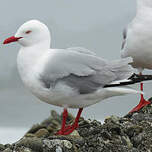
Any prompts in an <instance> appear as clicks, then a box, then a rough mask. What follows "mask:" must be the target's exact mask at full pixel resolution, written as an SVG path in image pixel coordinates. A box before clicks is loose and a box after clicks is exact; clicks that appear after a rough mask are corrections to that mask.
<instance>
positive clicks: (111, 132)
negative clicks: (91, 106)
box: [0, 104, 152, 152]
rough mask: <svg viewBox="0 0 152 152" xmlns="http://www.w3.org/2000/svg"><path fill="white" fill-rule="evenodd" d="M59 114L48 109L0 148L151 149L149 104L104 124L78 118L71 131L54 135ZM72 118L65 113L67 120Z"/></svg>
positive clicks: (39, 151) (62, 151) (17, 151)
mask: <svg viewBox="0 0 152 152" xmlns="http://www.w3.org/2000/svg"><path fill="white" fill-rule="evenodd" d="M61 118H62V117H61V116H60V115H59V114H58V113H56V112H55V111H51V115H50V117H49V118H48V119H46V120H44V121H43V122H42V123H41V124H36V125H34V126H33V127H32V128H31V129H30V130H29V131H28V132H27V133H26V134H25V136H24V137H23V138H21V139H20V140H19V141H17V142H16V143H14V144H12V145H10V144H7V145H1V144H0V152H1V151H3V152H152V104H151V105H148V106H147V107H144V108H143V109H142V110H141V111H139V112H136V113H133V114H128V115H126V116H124V117H117V116H110V117H109V118H106V119H105V122H104V124H101V123H100V122H98V121H96V120H84V119H83V118H81V120H80V122H79V126H80V127H79V129H77V130H76V131H74V132H73V133H72V134H71V135H68V136H55V135H54V134H55V132H56V131H57V130H58V129H59V128H60V126H61ZM73 119H74V118H73V116H72V115H69V116H68V123H71V122H72V121H73Z"/></svg>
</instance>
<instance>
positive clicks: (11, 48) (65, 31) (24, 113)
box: [0, 0, 152, 143]
mask: <svg viewBox="0 0 152 152" xmlns="http://www.w3.org/2000/svg"><path fill="white" fill-rule="evenodd" d="M135 11H136V1H135V0H127V1H122V0H117V1H111V0H92V1H91V0H83V1H82V0H75V1H74V0H71V1H70V0H62V1H61V0H45V1H44V0H39V1H38V0H22V1H21V0H13V1H10V0H5V1H1V5H0V41H1V43H2V41H3V40H4V39H5V38H7V37H9V36H12V35H14V33H15V32H16V30H17V29H18V27H19V26H20V25H21V24H23V23H24V22H25V21H28V20H30V19H38V20H40V21H42V22H44V23H45V24H46V25H47V26H48V27H49V29H50V30H51V34H52V48H66V47H74V46H82V47H85V48H88V49H90V50H92V51H94V52H96V53H97V54H98V55H99V56H101V57H103V58H106V59H108V60H114V59H119V58H120V51H121V50H120V48H121V43H122V31H123V29H124V27H126V25H127V24H128V23H129V22H130V21H131V20H132V18H133V17H134V16H135ZM0 47H1V48H0V50H1V51H0V143H6V142H13V141H15V140H16V138H19V137H21V136H22V135H23V134H24V133H25V132H26V131H27V130H28V129H29V128H30V127H31V126H32V125H33V124H35V123H39V122H41V121H42V120H43V119H45V118H47V117H48V116H49V114H50V110H52V109H53V110H57V111H58V112H60V113H61V111H62V108H59V107H55V106H53V105H49V104H46V103H43V102H41V101H39V99H37V98H36V97H34V96H33V95H32V94H31V93H30V92H28V90H26V89H25V88H24V86H23V84H22V82H21V80H20V77H19V75H18V71H17V68H16V56H17V53H18V50H19V48H20V46H19V45H18V44H16V43H14V44H13V43H12V44H11V45H7V46H6V45H5V46H3V45H1V46H0ZM151 84H152V83H151ZM151 84H150V83H149V84H148V85H146V86H145V92H146V97H147V98H148V97H150V96H151V90H150V88H151V87H152V85H151ZM133 87H135V88H138V87H137V85H135V86H133ZM138 100H139V96H138V95H126V96H123V97H122V96H121V97H114V98H109V99H107V100H104V101H102V102H100V103H98V104H96V105H93V106H91V107H89V108H86V109H84V111H83V114H82V115H83V116H84V117H85V118H86V119H87V118H91V119H98V120H101V121H102V120H103V119H104V118H105V117H107V116H109V115H118V116H122V115H125V114H126V113H127V112H128V111H130V110H131V109H132V108H133V107H134V106H135V105H136V104H137V103H138ZM76 111H77V110H70V112H72V113H73V114H74V115H75V114H76ZM16 131H17V133H16Z"/></svg>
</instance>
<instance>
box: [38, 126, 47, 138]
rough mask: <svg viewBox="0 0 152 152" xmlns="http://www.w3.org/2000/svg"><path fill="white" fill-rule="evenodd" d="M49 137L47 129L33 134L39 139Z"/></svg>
mask: <svg viewBox="0 0 152 152" xmlns="http://www.w3.org/2000/svg"><path fill="white" fill-rule="evenodd" d="M48 135H49V131H48V130H47V129H44V128H43V129H40V130H38V131H37V132H36V133H35V136H36V137H38V138H40V137H47V136H48Z"/></svg>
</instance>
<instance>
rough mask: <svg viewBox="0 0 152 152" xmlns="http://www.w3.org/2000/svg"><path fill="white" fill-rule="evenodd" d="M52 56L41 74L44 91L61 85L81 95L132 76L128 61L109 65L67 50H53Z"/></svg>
mask: <svg viewBox="0 0 152 152" xmlns="http://www.w3.org/2000/svg"><path fill="white" fill-rule="evenodd" d="M54 51H55V53H54V55H53V57H51V59H50V61H49V62H48V63H47V64H46V66H45V68H44V71H42V73H41V74H40V80H41V82H42V83H43V84H44V86H45V87H46V88H50V87H51V88H54V87H55V86H56V84H57V83H60V82H62V83H64V84H66V85H68V86H70V87H71V88H73V89H75V90H77V91H78V92H79V93H80V94H88V93H92V92H94V91H96V90H97V89H98V88H99V87H103V86H104V85H106V84H109V83H111V82H113V81H116V80H121V79H124V78H125V79H126V78H129V77H130V76H131V75H132V73H133V72H132V68H131V67H130V66H129V65H128V63H130V62H131V61H132V60H131V59H130V58H129V59H128V58H126V59H121V60H118V61H111V62H108V61H106V60H103V59H102V58H99V57H97V56H94V55H90V54H86V53H80V52H76V51H70V50H68V51H67V50H60V51H59V50H54Z"/></svg>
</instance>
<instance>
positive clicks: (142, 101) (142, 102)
mask: <svg viewBox="0 0 152 152" xmlns="http://www.w3.org/2000/svg"><path fill="white" fill-rule="evenodd" d="M140 75H142V73H140ZM140 90H141V91H143V83H142V82H141V83H140ZM150 103H151V102H150V101H146V100H145V99H144V96H143V94H141V95H140V102H139V104H138V105H137V106H136V107H135V108H133V109H132V110H131V111H130V113H132V112H135V111H139V110H140V109H141V108H143V107H144V106H146V105H148V104H150Z"/></svg>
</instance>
